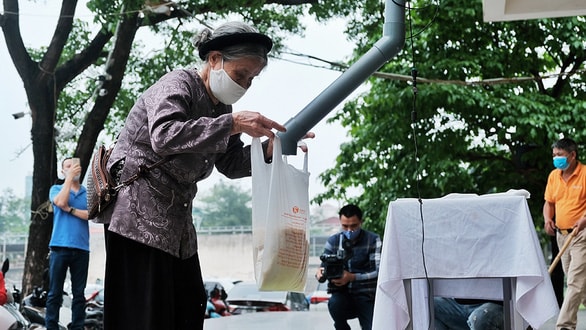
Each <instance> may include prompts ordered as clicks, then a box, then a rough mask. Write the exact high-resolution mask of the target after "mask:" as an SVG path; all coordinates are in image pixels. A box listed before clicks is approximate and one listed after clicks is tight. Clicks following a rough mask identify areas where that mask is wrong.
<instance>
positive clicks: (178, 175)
mask: <svg viewBox="0 0 586 330" xmlns="http://www.w3.org/2000/svg"><path fill="white" fill-rule="evenodd" d="M272 44H273V43H272V41H271V39H270V38H269V37H267V36H266V35H264V34H260V33H258V32H257V31H256V30H255V29H254V28H252V27H250V26H248V25H246V24H243V23H240V22H231V23H227V24H224V25H222V26H220V27H219V28H217V29H216V30H215V31H214V32H213V33H212V32H211V31H210V30H208V29H205V30H204V31H203V32H202V33H200V34H199V36H197V37H196V39H195V40H194V45H195V46H196V47H197V49H198V51H199V57H200V58H201V59H202V60H203V61H204V62H205V63H204V65H203V67H202V69H201V70H196V69H181V70H175V71H173V72H170V73H168V74H166V75H165V76H163V77H162V78H161V79H160V80H159V81H158V82H157V83H155V84H154V85H153V86H151V87H150V88H149V89H148V90H146V91H145V92H144V94H143V95H142V96H140V98H139V99H138V101H137V102H136V104H135V105H134V107H133V108H132V109H131V110H130V113H129V115H128V118H127V120H126V123H125V126H124V128H123V130H122V131H121V133H120V136H119V138H118V141H117V142H116V146H115V148H114V150H113V152H112V155H111V157H110V160H109V162H108V169H109V170H110V172H111V173H112V175H113V176H114V177H116V178H118V180H119V182H124V181H125V180H127V179H128V178H130V177H132V176H133V175H135V174H137V173H138V171H139V168H144V166H153V165H155V164H156V165H155V166H154V167H153V168H151V169H150V170H148V171H147V173H146V174H145V173H143V175H142V176H141V177H140V178H139V179H138V180H136V181H134V182H132V183H131V184H129V185H127V186H125V187H124V188H122V189H121V190H120V191H119V193H118V197H117V200H116V202H115V203H114V204H113V205H112V206H111V207H110V209H108V212H106V213H105V214H104V215H103V217H102V219H100V220H102V221H103V222H105V223H109V225H108V226H107V228H108V232H107V239H106V240H107V242H106V250H107V259H106V277H105V304H104V306H105V314H104V324H105V329H113V330H116V329H125V330H128V329H141V330H144V329H160V330H167V329H190V330H192V329H202V328H203V320H204V313H205V308H206V300H207V298H206V293H205V289H204V286H203V283H202V276H201V269H200V264H199V258H198V254H197V237H196V232H195V228H194V226H193V224H192V218H191V208H192V201H193V199H194V197H195V195H196V193H197V182H198V181H200V180H203V179H205V178H207V177H208V176H209V175H210V174H211V173H212V170H213V168H214V166H215V167H216V168H217V169H218V171H219V172H221V173H223V174H224V175H226V176H227V177H229V178H240V177H245V176H250V168H251V165H250V146H244V144H243V142H242V141H241V140H240V134H242V133H245V134H248V135H250V136H252V137H262V136H266V137H268V138H269V141H272V138H273V137H274V133H273V130H277V131H285V127H283V126H282V125H280V124H278V123H276V122H274V121H272V120H270V119H268V118H266V117H264V116H262V115H261V114H259V113H256V112H250V111H242V112H237V113H232V106H231V104H233V103H235V102H236V101H238V99H240V97H242V96H243V95H244V93H245V92H246V91H247V89H248V88H249V87H250V86H251V84H252V80H253V79H254V78H255V77H256V76H258V75H259V74H260V72H261V71H262V70H263V68H264V67H265V66H266V64H267V54H268V52H269V51H270V50H271V48H272ZM312 136H313V134H312ZM264 147H265V149H266V150H265V151H266V153H265V155H267V156H266V157H267V160H268V159H269V156H270V155H271V152H272V151H271V150H270V149H272V143H265V144H264Z"/></svg>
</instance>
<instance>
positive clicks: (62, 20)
mask: <svg viewBox="0 0 586 330" xmlns="http://www.w3.org/2000/svg"><path fill="white" fill-rule="evenodd" d="M76 6H77V0H70V1H63V4H62V6H61V12H60V13H59V20H58V21H57V26H56V27H55V33H54V34H53V38H52V39H51V43H50V44H49V47H48V48H47V51H46V52H45V55H44V56H43V59H42V60H41V63H40V66H41V69H42V70H43V71H44V72H49V73H51V72H54V71H55V68H56V67H57V64H58V63H59V59H60V58H61V54H62V53H63V48H64V47H65V43H67V40H68V38H69V34H70V33H71V29H73V16H74V15H75V7H76Z"/></svg>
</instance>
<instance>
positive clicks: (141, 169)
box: [114, 156, 171, 191]
mask: <svg viewBox="0 0 586 330" xmlns="http://www.w3.org/2000/svg"><path fill="white" fill-rule="evenodd" d="M170 158H171V157H169V156H167V157H165V158H162V159H160V160H159V161H157V162H156V163H153V164H151V165H139V166H138V171H136V173H135V174H134V175H133V176H131V177H130V178H128V179H126V180H124V181H123V182H122V183H120V184H119V185H117V186H115V187H114V190H116V191H118V190H120V189H121V188H122V187H124V186H128V185H129V184H131V183H133V182H134V181H136V180H138V179H139V178H142V177H145V176H146V175H147V174H148V173H149V172H150V171H151V170H152V169H154V168H157V167H159V166H161V165H162V164H163V163H165V162H167V161H168V160H169V159H170Z"/></svg>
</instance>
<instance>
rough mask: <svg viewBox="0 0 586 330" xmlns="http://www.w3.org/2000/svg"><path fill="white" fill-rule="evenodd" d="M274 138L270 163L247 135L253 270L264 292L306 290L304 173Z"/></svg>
mask: <svg viewBox="0 0 586 330" xmlns="http://www.w3.org/2000/svg"><path fill="white" fill-rule="evenodd" d="M286 157H287V156H283V155H282V151H281V140H280V139H279V138H278V137H275V140H274V144H273V162H272V163H271V164H267V163H265V161H264V155H263V152H262V146H261V143H260V139H259V138H254V139H253V140H252V146H251V159H252V160H251V162H252V239H253V252H254V274H255V277H256V283H257V285H258V287H259V289H260V290H263V291H297V292H303V291H304V290H305V282H306V279H307V264H308V260H309V172H308V171H307V153H305V156H304V157H305V158H304V165H303V170H299V169H296V168H295V167H293V166H292V165H289V164H288V163H287V158H286Z"/></svg>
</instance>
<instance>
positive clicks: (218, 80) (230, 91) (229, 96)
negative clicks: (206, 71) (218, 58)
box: [210, 59, 246, 105]
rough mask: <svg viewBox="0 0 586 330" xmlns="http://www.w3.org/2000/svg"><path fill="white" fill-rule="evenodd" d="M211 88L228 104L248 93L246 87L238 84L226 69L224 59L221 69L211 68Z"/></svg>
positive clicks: (219, 98) (215, 94)
mask: <svg viewBox="0 0 586 330" xmlns="http://www.w3.org/2000/svg"><path fill="white" fill-rule="evenodd" d="M210 89H211V91H212V94H214V96H215V97H216V98H217V99H218V100H219V101H220V102H222V103H224V104H226V105H230V104H234V103H236V102H237V101H238V100H239V99H240V98H241V97H242V96H243V95H244V94H245V93H246V88H244V87H242V86H240V85H238V83H236V82H235V81H234V80H232V78H230V75H228V73H227V72H226V71H225V70H224V59H222V68H221V69H220V70H210Z"/></svg>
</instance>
